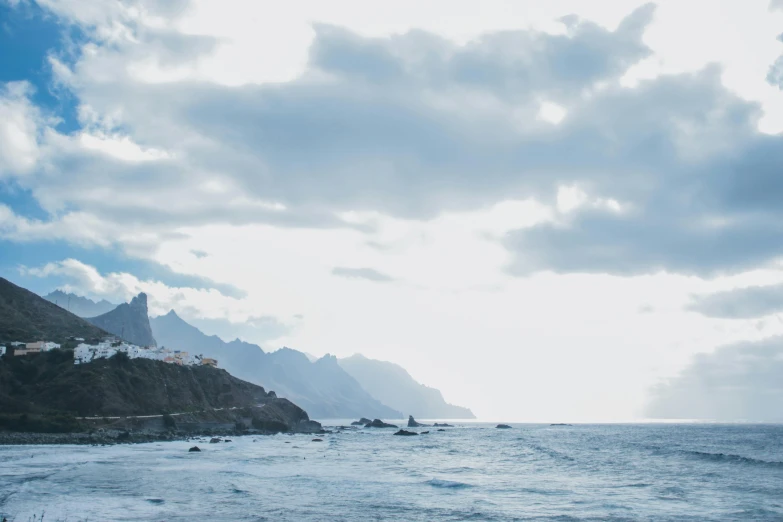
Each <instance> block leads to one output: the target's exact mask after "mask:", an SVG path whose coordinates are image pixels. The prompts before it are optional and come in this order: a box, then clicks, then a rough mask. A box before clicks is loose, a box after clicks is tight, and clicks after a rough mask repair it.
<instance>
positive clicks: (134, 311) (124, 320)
mask: <svg viewBox="0 0 783 522" xmlns="http://www.w3.org/2000/svg"><path fill="white" fill-rule="evenodd" d="M87 320H88V321H89V322H91V323H92V324H94V325H95V326H98V327H100V328H102V329H103V330H106V331H107V332H109V333H112V334H114V335H116V336H118V337H120V338H122V339H125V340H126V341H128V342H130V343H133V344H137V345H139V346H155V345H156V344H155V339H154V338H153V336H152V329H151V328H150V319H149V316H148V315H147V294H145V293H141V294H139V295H137V296H136V297H134V298H133V299H132V300H131V302H130V303H123V304H121V305H120V306H118V307H117V308H115V309H114V310H112V311H111V312H107V313H105V314H103V315H99V316H98V317H89V318H87Z"/></svg>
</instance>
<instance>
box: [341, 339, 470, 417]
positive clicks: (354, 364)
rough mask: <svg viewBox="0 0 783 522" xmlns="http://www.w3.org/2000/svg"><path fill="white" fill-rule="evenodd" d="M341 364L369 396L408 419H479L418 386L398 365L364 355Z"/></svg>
mask: <svg viewBox="0 0 783 522" xmlns="http://www.w3.org/2000/svg"><path fill="white" fill-rule="evenodd" d="M338 362H339V364H340V366H341V367H342V368H343V369H344V370H345V371H346V372H348V373H349V374H350V375H351V376H352V377H353V378H354V379H356V380H357V381H358V382H359V384H361V385H362V387H363V388H364V389H365V390H367V391H368V392H370V395H372V396H373V397H375V398H377V399H378V400H380V401H381V402H383V403H384V404H388V405H390V406H391V407H392V408H395V409H399V410H401V411H403V412H404V413H405V414H407V415H413V416H414V417H419V418H424V419H475V418H476V416H475V415H474V414H473V412H472V411H470V409H469V408H465V407H463V406H455V405H453V404H449V403H447V402H446V400H445V399H444V398H443V394H442V393H441V392H440V390H438V389H436V388H431V387H429V386H426V385H424V384H421V383H419V382H418V381H416V380H415V379H414V378H413V377H412V376H411V375H410V374H409V373H408V371H407V370H406V369H405V368H403V367H402V366H400V365H398V364H394V363H391V362H387V361H379V360H377V359H369V358H367V357H365V356H363V355H361V354H354V355H352V356H350V357H345V358H342V359H339V361H338Z"/></svg>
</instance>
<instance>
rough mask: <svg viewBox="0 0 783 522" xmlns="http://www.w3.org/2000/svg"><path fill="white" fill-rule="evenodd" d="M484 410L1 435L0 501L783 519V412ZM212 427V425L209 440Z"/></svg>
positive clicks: (202, 513) (130, 510)
mask: <svg viewBox="0 0 783 522" xmlns="http://www.w3.org/2000/svg"><path fill="white" fill-rule="evenodd" d="M512 426H513V428H512V429H509V430H500V429H496V428H495V427H494V425H485V424H478V423H469V424H461V425H460V426H458V427H455V428H446V431H442V432H441V431H436V428H419V429H416V430H415V431H424V430H427V429H429V431H430V433H429V434H426V435H419V436H417V437H399V436H394V435H392V434H393V433H394V431H395V430H393V429H356V430H345V431H343V432H335V433H332V434H327V435H322V436H319V437H320V438H322V439H323V442H314V441H313V440H312V439H313V438H314V437H313V436H308V435H275V436H244V437H231V438H232V442H230V443H219V444H209V443H208V442H207V443H203V442H199V443H197V444H198V445H199V446H200V447H201V449H202V450H203V451H202V452H200V453H189V452H188V448H189V447H190V446H193V445H194V443H193V442H192V441H191V442H184V441H183V442H163V443H150V444H137V445H117V446H102V447H91V446H2V447H0V514H2V515H4V516H7V517H8V519H9V521H17V522H20V521H27V520H30V519H31V517H32V516H33V515H34V514H35V515H37V516H40V515H41V514H42V513H43V512H44V511H45V519H44V520H45V521H47V522H49V521H56V520H68V521H70V522H74V521H79V520H91V521H108V520H145V521H147V520H188V521H210V522H215V521H222V520H275V521H277V520H292V521H308V520H313V521H321V520H329V521H340V520H357V521H358V520H362V521H363V520H402V521H407V520H411V521H414V520H422V521H439V520H528V519H533V520H537V519H540V520H700V521H701V520H783V426H773V425H694V424H689V425H682V424H680V425H574V426H549V425H523V424H514V425H512ZM207 441H208V439H207Z"/></svg>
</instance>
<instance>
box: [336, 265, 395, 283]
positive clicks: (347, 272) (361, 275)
mask: <svg viewBox="0 0 783 522" xmlns="http://www.w3.org/2000/svg"><path fill="white" fill-rule="evenodd" d="M332 274H334V275H336V276H340V277H348V278H354V279H367V280H368V281H376V282H379V283H385V282H389V281H394V279H393V278H392V277H391V276H388V275H386V274H384V273H381V272H378V271H377V270H374V269H372V268H347V267H342V266H338V267H334V268H333V269H332Z"/></svg>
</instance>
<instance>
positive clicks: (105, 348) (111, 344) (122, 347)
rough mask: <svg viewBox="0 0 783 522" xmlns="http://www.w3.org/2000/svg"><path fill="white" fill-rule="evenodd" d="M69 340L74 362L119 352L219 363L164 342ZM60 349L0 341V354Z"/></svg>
mask: <svg viewBox="0 0 783 522" xmlns="http://www.w3.org/2000/svg"><path fill="white" fill-rule="evenodd" d="M71 341H74V342H78V343H79V344H78V345H77V346H76V347H75V348H74V350H73V363H74V364H85V363H88V362H90V361H94V360H96V359H107V358H109V357H113V356H114V355H116V354H118V353H124V354H125V355H127V356H128V358H130V359H150V360H153V361H162V362H165V363H171V364H178V365H180V366H196V365H204V366H212V367H217V365H218V362H217V360H215V359H211V358H209V357H204V356H203V355H201V354H198V355H196V354H190V353H188V352H185V351H182V350H169V349H167V348H166V347H164V346H161V347H156V346H137V345H135V344H130V343H127V342H125V341H121V340H119V339H117V338H114V337H110V338H106V339H104V340H102V341H100V342H98V343H96V344H88V343H86V342H85V340H84V339H82V338H79V337H76V338H72V339H71ZM8 348H10V350H9V349H8ZM60 349H62V348H61V346H60V345H59V344H57V343H54V342H51V341H35V342H31V343H25V342H20V341H14V342H11V343H8V345H7V346H6V345H0V356H5V355H6V354H8V355H13V356H14V357H20V356H26V355H30V354H36V353H41V352H48V351H50V350H60Z"/></svg>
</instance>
